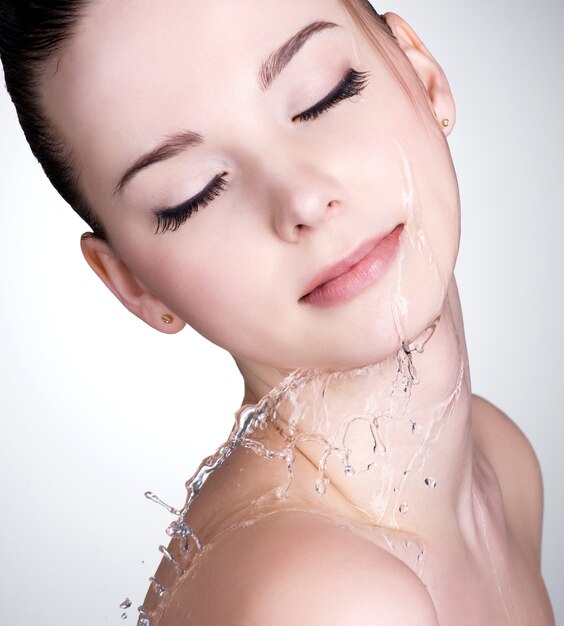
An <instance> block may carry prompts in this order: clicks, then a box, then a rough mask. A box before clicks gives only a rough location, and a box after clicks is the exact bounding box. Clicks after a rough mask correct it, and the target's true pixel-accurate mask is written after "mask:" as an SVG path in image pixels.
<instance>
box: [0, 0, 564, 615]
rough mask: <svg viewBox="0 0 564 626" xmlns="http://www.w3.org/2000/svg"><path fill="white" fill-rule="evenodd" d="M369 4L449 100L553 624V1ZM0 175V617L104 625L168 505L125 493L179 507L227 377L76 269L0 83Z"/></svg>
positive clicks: (473, 356) (475, 303) (149, 561)
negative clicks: (538, 532) (521, 438)
mask: <svg viewBox="0 0 564 626" xmlns="http://www.w3.org/2000/svg"><path fill="white" fill-rule="evenodd" d="M379 9H380V10H381V11H383V10H392V11H395V12H397V13H399V14H401V15H403V16H404V17H405V18H406V19H407V20H408V22H409V23H410V24H411V25H412V26H413V27H414V28H415V30H416V31H417V32H418V33H419V35H420V36H421V37H422V38H423V40H424V41H425V42H426V43H427V44H428V47H429V48H430V50H431V52H432V53H433V54H434V55H435V57H436V58H437V59H438V60H439V62H440V63H441V64H442V66H443V68H444V69H445V71H446V73H447V76H448V77H449V79H450V83H451V86H452V89H453V92H454V96H455V99H456V101H457V104H458V122H457V126H456V128H455V130H454V132H453V134H452V135H451V137H450V139H449V142H450V145H451V148H452V152H453V156H454V161H455V164H456V166H457V171H458V175H459V179H460V186H461V196H462V207H463V240H462V247H461V253H460V257H459V262H458V266H457V277H458V281H459V286H460V291H461V297H462V304H463V310H464V313H465V322H466V330H467V340H468V346H469V351H470V364H471V371H472V380H473V388H474V391H475V392H476V393H479V394H481V395H484V396H485V397H486V398H488V399H490V400H491V401H493V402H494V403H495V404H497V405H498V406H500V407H501V408H502V409H503V410H505V411H506V412H507V413H508V414H509V415H510V416H511V417H512V418H513V419H514V420H515V421H516V422H517V423H518V424H519V425H520V426H521V428H522V429H523V430H524V431H525V433H526V434H527V436H528V437H529V439H530V440H531V442H532V443H533V445H534V447H535V449H536V451H537V454H538V456H539V458H540V462H541V465H542V469H543V474H544V481H545V496H546V499H545V525H544V529H545V532H544V553H543V569H544V574H545V578H546V581H547V584H548V587H549V590H550V593H551V596H552V601H553V603H554V607H555V611H556V614H557V617H559V618H560V620H562V621H564V597H563V596H564V594H563V592H564V586H563V578H564V566H563V560H564V540H563V533H562V532H561V528H562V527H563V525H564V512H563V504H562V495H563V494H562V484H561V478H562V472H563V469H564V460H563V457H564V450H563V442H564V428H563V425H562V422H563V416H562V410H561V408H560V405H561V402H560V397H561V396H560V394H561V392H562V389H563V384H562V381H561V372H562V348H563V341H562V326H561V323H562V320H563V317H564V316H563V313H564V312H563V306H562V270H563V263H562V258H563V253H562V249H561V245H562V244H561V241H562V234H563V232H564V229H563V226H564V223H563V214H564V200H563V194H562V190H561V184H562V174H563V172H562V165H563V146H564V132H563V127H564V125H563V122H562V117H561V116H562V111H563V110H564V101H563V96H564V91H563V84H562V83H563V78H562V77H563V70H562V65H563V62H564V45H563V41H564V38H563V37H562V24H563V23H564V3H562V2H560V1H557V0H539V1H538V2H536V3H534V4H533V3H532V2H524V1H523V0H511V1H509V0H493V1H490V2H486V0H478V1H474V2H461V1H456V2H452V1H448V0H427V1H425V2H422V1H417V0H389V1H388V2H387V4H386V5H381V6H380V7H379ZM0 176H1V185H0V285H1V289H2V301H1V302H2V304H1V310H0V323H1V327H0V328H1V331H0V332H1V338H0V342H1V344H0V345H1V347H0V365H1V376H0V415H1V420H2V435H1V438H0V472H1V474H0V475H1V476H2V489H1V493H0V497H1V498H2V514H1V516H0V536H1V543H0V563H1V574H0V576H1V577H2V580H1V581H0V623H2V624H10V626H29V625H30V624H36V623H41V624H42V626H76V625H77V624H80V625H81V626H102V625H110V626H111V625H117V624H120V623H124V622H122V620H121V618H120V613H121V611H120V610H119V608H118V604H119V603H120V601H121V600H123V599H124V598H125V597H126V596H130V597H131V599H132V601H133V603H134V607H135V606H137V605H138V604H139V603H140V602H141V600H142V598H143V595H144V591H145V589H146V586H147V579H148V577H149V576H150V575H151V574H152V573H153V572H154V568H155V567H156V564H157V562H158V560H159V554H158V552H157V546H158V544H159V543H164V542H166V540H167V538H166V536H165V535H164V529H165V527H166V526H167V524H168V523H169V521H170V518H169V516H168V513H167V512H166V511H165V510H164V509H161V508H159V507H157V506H156V505H154V504H151V503H150V502H148V501H146V500H145V499H144V497H143V492H144V491H145V490H147V489H152V490H154V491H156V492H157V493H158V494H159V495H160V496H161V497H162V498H164V499H165V500H167V501H170V502H171V503H172V504H175V505H180V504H182V502H183V500H184V486H183V481H184V479H185V478H187V477H188V476H189V475H191V474H192V472H193V471H194V469H195V468H196V467H197V465H198V463H199V461H200V459H201V458H202V457H203V456H205V455H206V454H208V453H210V452H211V451H213V450H214V449H215V448H216V446H217V445H218V444H219V443H220V442H221V441H223V439H224V438H225V436H226V435H227V434H228V432H229V430H230V428H231V424H232V421H231V420H232V418H231V416H232V413H233V411H234V410H235V409H236V407H237V406H238V403H239V401H240V399H241V395H242V389H241V383H240V381H239V378H238V375H237V374H236V371H235V368H234V366H233V365H232V363H231V361H230V358H229V357H228V356H227V355H226V354H225V353H223V352H222V351H221V350H219V349H217V348H215V347H213V346H211V345H210V344H208V343H207V342H205V341H204V340H203V339H201V338H200V337H198V336H197V335H195V333H193V332H191V331H189V330H187V331H186V332H184V333H183V334H181V335H179V336H174V337H168V336H165V335H161V334H158V333H156V332H155V331H153V330H151V329H150V328H149V327H147V326H145V325H144V324H143V323H142V322H140V321H138V320H137V319H136V318H133V317H132V316H130V315H129V314H128V313H127V312H126V311H125V309H123V308H122V307H121V305H119V304H118V303H117V301H116V300H114V299H113V297H112V296H111V295H110V294H109V292H107V291H106V289H105V287H104V286H103V285H102V284H101V283H100V282H99V281H98V279H97V278H96V277H95V276H94V274H93V273H92V272H91V271H90V270H89V269H88V268H87V266H86V264H85V262H84V261H83V260H82V257H81V254H80V250H79V245H78V240H79V235H80V234H81V233H82V232H83V230H85V229H84V226H83V224H82V223H81V221H80V220H79V219H78V218H77V217H76V216H75V215H74V214H73V213H72V212H71V210H70V209H69V208H68V207H67V206H66V205H65V204H64V203H63V202H62V200H60V199H59V198H58V196H57V195H56V194H55V192H54V191H53V190H52V189H51V187H50V186H49V184H48V183H47V181H46V180H45V179H44V177H43V175H42V173H41V171H40V168H39V166H38V165H37V164H36V163H35V162H34V159H33V158H32V156H31V153H30V151H29V149H28V148H27V145H26V144H25V142H24V139H23V135H22V133H21V131H20V130H19V127H18V126H17V123H16V119H15V114H14V112H13V110H12V107H11V104H10V103H9V101H8V98H7V96H6V95H5V93H4V92H3V91H2V93H1V94H0ZM215 381H217V382H219V383H220V384H221V387H222V389H223V390H224V391H223V392H222V393H219V394H218V393H217V392H216V391H215V389H214V384H215ZM129 613H130V614H129V618H128V621H127V622H125V623H130V622H134V620H135V612H134V611H130V612H129Z"/></svg>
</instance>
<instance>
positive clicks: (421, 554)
mask: <svg viewBox="0 0 564 626" xmlns="http://www.w3.org/2000/svg"><path fill="white" fill-rule="evenodd" d="M417 562H418V563H422V562H423V550H421V552H420V553H419V554H418V555H417Z"/></svg>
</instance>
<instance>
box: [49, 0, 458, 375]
mask: <svg viewBox="0 0 564 626" xmlns="http://www.w3.org/2000/svg"><path fill="white" fill-rule="evenodd" d="M393 17H397V16H393ZM323 22H326V23H327V24H321V23H323ZM316 23H317V25H315V26H312V27H310V28H309V29H308V28H307V27H308V26H310V25H312V24H316ZM394 23H400V24H401V20H396V22H394ZM329 24H334V25H336V26H329ZM304 28H305V29H306V30H305V31H303V29H304ZM407 28H408V27H407ZM300 31H303V32H302V35H303V36H302V37H301V41H300V43H301V44H302V45H298V46H296V49H294V50H293V51H292V53H290V54H286V55H285V56H283V57H282V61H280V59H278V61H277V62H275V63H274V65H272V64H271V65H268V64H267V65H266V69H265V67H263V68H262V72H261V65H262V64H263V63H264V62H265V60H267V59H268V57H269V55H270V54H271V53H272V52H275V51H277V50H278V49H279V48H280V47H281V46H282V45H283V44H284V43H285V42H287V41H288V40H290V39H292V38H293V37H294V35H296V34H297V33H299V32H300ZM402 32H403V33H404V34H405V32H410V31H409V30H408V31H402ZM379 37H380V40H381V42H382V45H383V46H384V47H385V48H386V49H387V50H388V54H389V55H391V58H392V61H393V63H394V64H395V65H396V67H397V68H398V70H399V72H400V73H401V75H402V76H403V78H404V80H405V82H406V83H407V85H408V87H409V91H410V92H411V95H409V92H406V91H405V90H404V89H403V87H402V84H401V82H400V81H399V80H398V79H397V78H396V77H395V75H394V73H393V72H392V71H391V70H390V68H389V66H388V65H387V64H386V62H385V60H384V58H383V57H382V56H381V55H380V54H378V53H377V52H376V51H375V49H374V48H373V47H372V46H371V44H369V43H368V41H366V40H365V39H364V38H363V36H362V35H361V33H360V31H359V29H358V27H357V26H356V25H355V23H354V22H353V20H352V18H351V17H350V16H349V14H348V12H347V11H346V10H345V9H344V8H343V7H342V6H341V4H340V3H339V1H338V0H307V1H306V0H285V2H280V1H279V0H260V1H257V0H238V1H237V2H231V1H228V0H201V1H200V0H167V2H159V3H157V4H155V2H153V1H152V0H124V1H122V2H119V3H117V4H116V3H115V2H112V1H110V0H101V1H99V2H95V3H92V4H91V6H90V8H89V9H88V12H87V14H86V16H85V18H84V19H83V20H82V22H81V24H80V29H79V31H78V32H77V33H76V35H75V36H74V38H73V39H72V40H71V41H70V42H69V44H68V45H67V46H66V48H65V51H64V53H63V54H62V56H61V58H60V59H57V62H58V63H57V65H56V70H55V64H54V66H53V72H52V73H50V74H49V77H48V80H47V83H46V87H45V92H44V95H45V106H46V109H47V112H48V115H49V116H50V118H51V119H52V120H53V121H54V122H55V124H56V126H57V127H58V129H59V130H60V132H61V133H62V136H63V138H64V140H65V141H66V142H67V143H68V145H69V146H70V148H71V150H72V152H73V154H74V157H75V159H76V163H77V166H78V169H79V171H80V178H81V182H82V185H83V188H84V190H85V193H86V195H87V198H88V200H89V201H90V203H91V205H92V206H93V208H94V210H95V212H96V213H97V215H98V216H99V217H100V219H101V221H102V223H103V224H104V226H105V229H106V231H107V232H108V235H109V238H110V240H111V244H112V250H113V253H114V254H115V255H116V256H117V257H119V258H120V259H122V260H123V262H124V263H125V265H126V266H127V268H128V270H129V271H130V272H131V273H132V274H133V275H134V276H135V277H136V279H137V281H139V283H140V287H139V288H140V289H143V288H144V289H147V290H148V291H149V292H150V293H151V294H153V295H154V296H155V297H156V298H157V299H158V301H159V306H160V307H161V312H162V313H167V312H169V311H172V312H173V313H174V314H175V315H176V316H179V317H180V318H182V319H183V320H185V321H186V322H187V323H188V324H190V325H191V326H192V327H193V328H195V329H196V330H197V331H199V332H200V333H201V334H203V335H204V336H206V337H208V338H209V339H210V340H212V341H213V342H215V343H217V344H219V345H221V346H223V347H225V348H226V349H228V350H229V351H230V352H231V353H232V354H233V355H234V356H235V357H236V358H237V359H239V360H241V361H247V362H252V363H260V364H268V365H271V366H274V367H277V368H288V369H292V368H296V367H332V368H333V367H345V368H348V367H355V366H360V365H363V364H366V363H369V362H375V361H377V360H380V359H382V358H384V357H385V356H386V355H388V354H390V353H391V352H392V351H393V350H395V349H396V348H397V347H398V344H399V341H400V338H401V339H406V338H407V339H409V338H410V337H414V336H416V335H417V334H419V333H420V332H421V331H422V330H423V329H424V328H425V327H426V326H427V325H428V324H429V323H430V322H431V321H432V320H433V319H434V318H435V316H436V315H437V314H438V313H439V312H440V309H441V306H442V302H443V299H444V295H445V291H446V288H447V286H448V283H449V281H450V279H451V276H452V271H453V267H454V262H455V257H456V253H457V249H458V240H459V206H458V189H457V184H456V177H455V174H454V171H453V168H452V163H451V160H450V153H449V150H448V146H447V143H446V140H445V137H444V133H443V130H442V129H441V127H440V125H439V123H438V121H437V120H436V118H435V115H434V113H433V110H432V107H433V106H435V107H440V106H442V105H444V106H445V107H446V108H448V107H447V104H448V103H449V102H450V100H449V98H450V92H448V86H447V87H446V91H445V89H443V90H442V92H440V90H439V89H438V88H437V89H436V92H433V91H432V90H429V97H430V99H429V98H428V97H427V93H426V92H425V89H424V87H423V84H422V83H421V82H420V80H419V78H418V76H417V75H416V74H415V72H414V71H413V69H412V67H411V65H409V64H408V62H407V60H406V58H405V57H403V53H401V51H400V50H399V48H398V47H397V45H396V44H395V43H394V42H393V41H392V40H391V39H386V38H385V37H384V35H379ZM408 56H409V57H410V58H411V59H413V60H414V61H413V62H414V65H415V66H416V67H417V63H419V64H420V67H421V68H422V71H421V72H420V74H421V78H422V80H423V82H426V79H427V82H428V83H429V85H432V84H435V86H436V78H437V76H438V74H437V72H440V70H437V69H436V68H435V66H434V65H433V63H432V62H431V61H430V60H428V59H427V57H426V56H425V54H424V53H423V52H421V50H419V51H418V50H417V47H416V46H415V47H414V48H413V49H411V50H409V51H408ZM426 59H427V60H426ZM351 70H354V71H353V72H351ZM433 72H435V74H433ZM364 73H366V74H364ZM345 79H346V82H343V81H344V80H345ZM266 83H268V85H266ZM445 83H446V81H445ZM337 88H339V89H340V91H339V92H338V93H337V95H336V97H332V96H333V95H335V90H336V89H337ZM446 92H448V94H447V95H445V93H446ZM330 94H332V96H331V97H329V98H328V96H329V95H330ZM441 94H442V95H441ZM349 96H351V97H349ZM445 103H447V104H445ZM316 106H317V108H315V107H316ZM449 113H450V117H451V120H452V108H451V109H450V110H437V111H436V115H437V116H438V117H439V118H442V117H449ZM304 114H305V115H304ZM167 142H168V143H169V145H168V147H164V145H165V144H166V143H167ZM156 148H157V149H158V148H161V149H160V150H157V152H154V151H155V149H156ZM150 153H152V156H151V157H149V158H146V159H144V160H143V156H144V155H147V154H150ZM134 165H136V167H135V169H134V170H133V169H132V167H133V166H134ZM128 172H129V175H127V173H128ZM120 181H121V183H122V184H121V186H119V183H120ZM203 191H204V193H203V194H202V192H203ZM194 197H196V200H197V199H198V197H199V198H200V201H199V203H197V210H194V211H193V212H192V214H191V215H190V217H188V218H187V219H185V218H186V216H187V215H186V213H185V212H184V213H183V209H182V208H177V207H181V205H182V204H183V203H185V202H186V201H187V200H190V199H193V198H194ZM205 204H207V205H206V206H204V205H205ZM168 209H174V211H172V212H171V211H169V212H168V215H167V216H165V214H163V211H166V210H168ZM173 213H174V214H173ZM159 214H160V217H159ZM396 226H397V227H398V228H397V230H395V231H394V233H395V234H396V235H397V234H400V236H399V239H398V240H397V243H395V244H394V241H393V239H394V236H395V235H392V236H391V237H390V238H389V239H388V240H387V242H388V245H387V247H386V244H384V245H383V246H381V247H380V248H379V249H380V251H381V252H382V254H383V252H386V254H387V264H385V265H384V266H383V267H382V268H380V270H379V269H378V268H379V263H380V260H381V259H379V256H381V254H380V253H379V252H378V250H376V252H375V253H374V255H373V256H370V257H369V258H370V259H372V261H371V262H367V267H368V269H366V268H365V267H364V266H362V268H360V269H358V267H357V270H358V271H357V272H356V273H355V271H354V268H353V270H351V273H350V274H348V275H346V276H345V277H344V278H341V279H340V281H339V280H337V281H335V282H334V283H331V285H329V286H326V287H325V289H321V290H318V291H317V292H315V294H312V295H311V296H310V297H306V298H304V297H303V296H304V295H305V294H306V293H307V292H309V291H310V289H311V287H312V286H313V283H315V282H319V280H322V279H323V276H321V275H320V272H323V270H324V269H326V268H327V266H333V265H334V264H336V263H338V262H339V261H341V260H342V259H344V258H346V257H348V256H349V255H350V254H351V253H356V252H358V254H357V255H356V256H353V257H352V260H358V259H357V257H358V256H359V255H360V256H363V255H366V253H367V251H369V250H372V248H373V247H374V242H375V241H377V240H379V239H380V238H381V237H382V236H383V235H386V234H388V233H390V232H392V231H393V230H394V228H395V227H396ZM365 244H366V245H365ZM352 260H351V257H349V261H348V264H347V263H345V265H344V266H343V267H340V268H337V269H335V270H334V271H333V272H332V273H331V274H334V273H335V272H336V271H339V272H341V271H344V269H347V267H348V266H350V264H351V262H352ZM363 268H364V269H363ZM353 274H354V276H353ZM326 277H327V276H325V278H326ZM113 280H114V287H115V288H117V289H118V290H119V289H120V288H121V287H120V280H121V281H122V283H123V284H125V282H127V281H126V279H125V278H124V277H123V275H122V276H121V277H119V276H117V275H116V276H115V277H114V279H113ZM312 281H313V282H312ZM137 313H138V314H140V315H141V316H142V317H143V316H144V315H145V314H144V313H143V312H142V311H137ZM147 315H148V313H147Z"/></svg>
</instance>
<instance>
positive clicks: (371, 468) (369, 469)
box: [368, 463, 378, 472]
mask: <svg viewBox="0 0 564 626" xmlns="http://www.w3.org/2000/svg"><path fill="white" fill-rule="evenodd" d="M377 467H378V466H377V465H376V463H370V465H369V466H368V471H369V472H374V471H375V470H376V468H377Z"/></svg>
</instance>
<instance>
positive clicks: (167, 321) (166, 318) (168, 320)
mask: <svg viewBox="0 0 564 626" xmlns="http://www.w3.org/2000/svg"><path fill="white" fill-rule="evenodd" d="M161 319H162V321H163V322H164V323H165V324H172V321H173V319H174V318H173V317H172V315H169V314H168V313H167V314H166V315H163V316H162V318H161Z"/></svg>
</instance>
